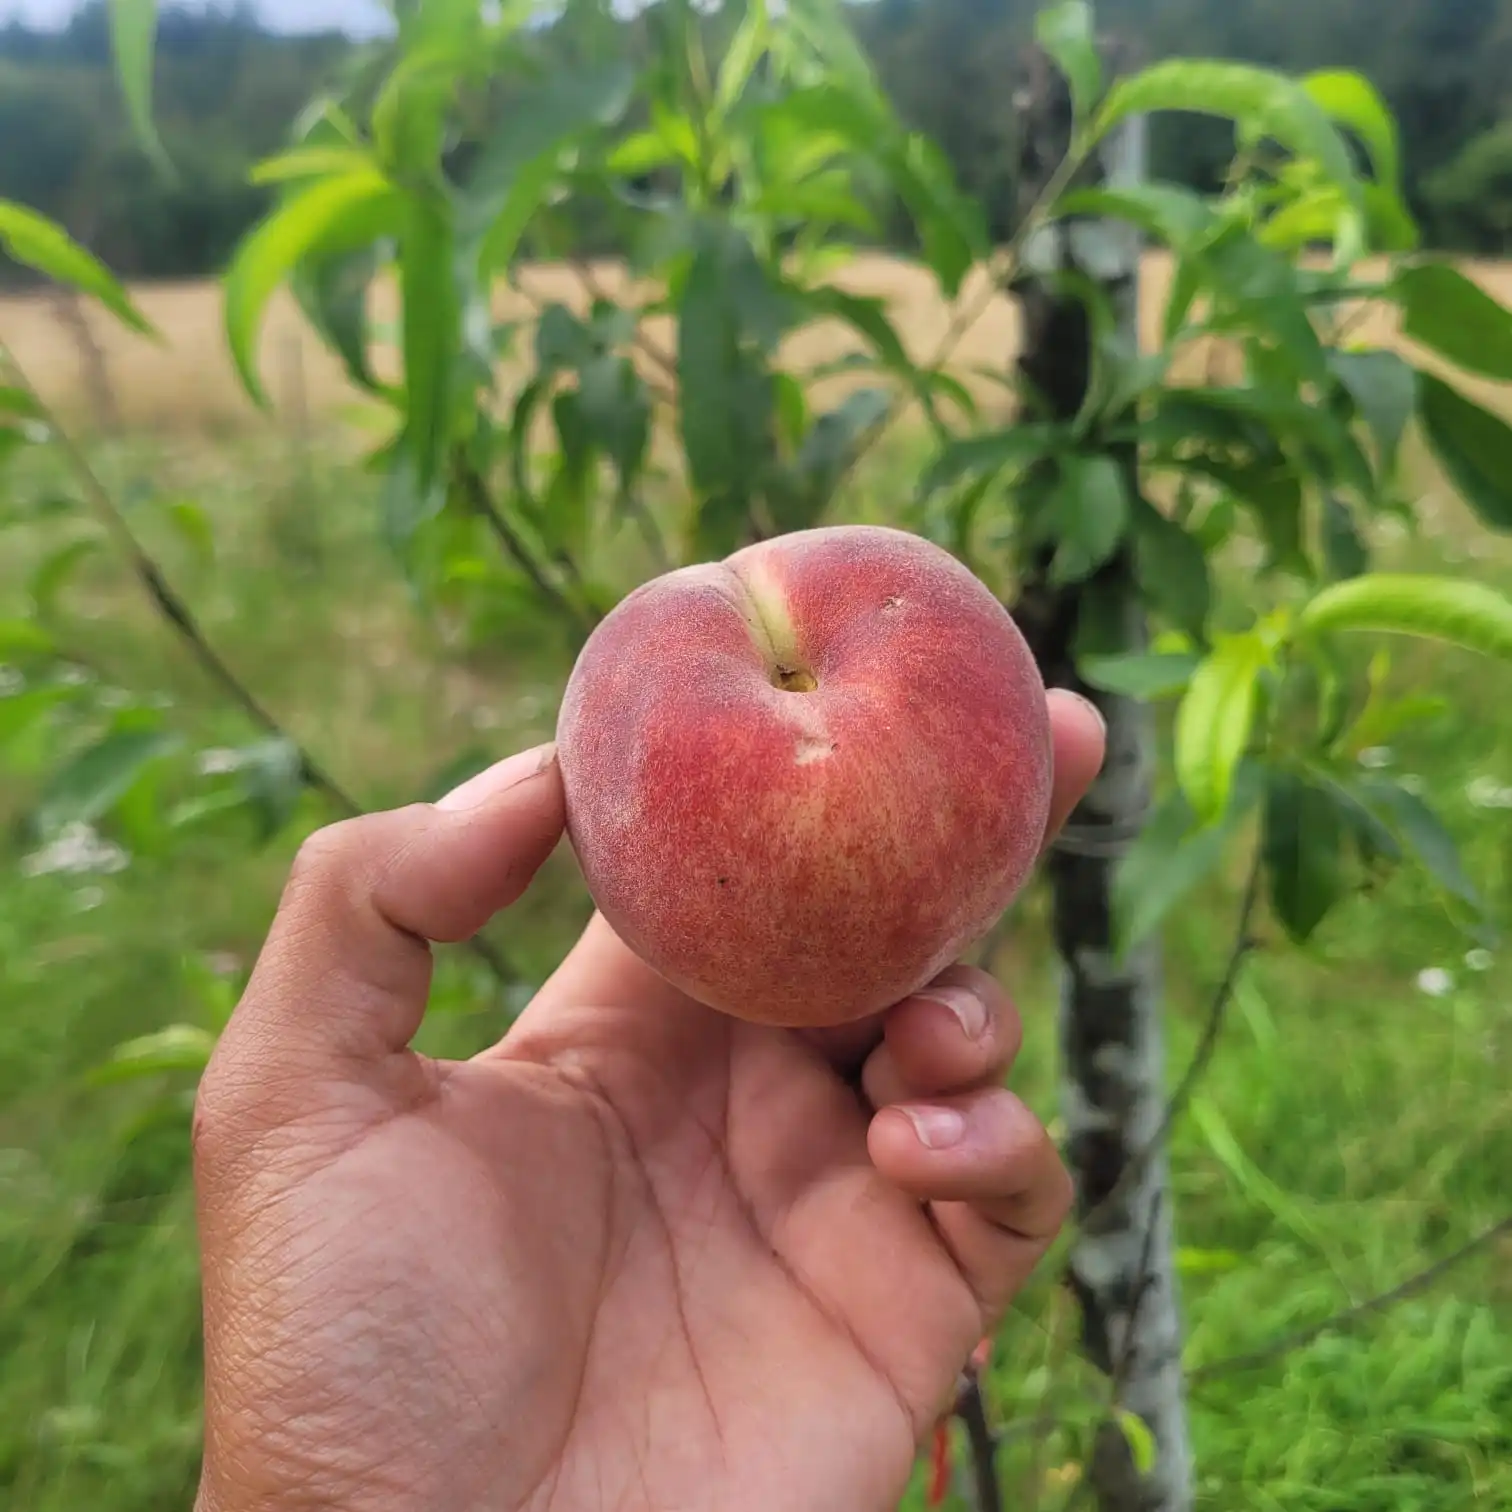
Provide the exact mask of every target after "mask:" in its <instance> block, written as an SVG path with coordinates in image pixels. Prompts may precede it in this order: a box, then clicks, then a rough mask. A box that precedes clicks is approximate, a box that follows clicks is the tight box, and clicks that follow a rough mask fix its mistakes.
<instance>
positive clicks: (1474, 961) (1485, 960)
mask: <svg viewBox="0 0 1512 1512" xmlns="http://www.w3.org/2000/svg"><path fill="white" fill-rule="evenodd" d="M1494 961H1495V958H1494V957H1493V956H1492V954H1491V952H1490V951H1489V950H1481V949H1480V948H1478V947H1477V948H1476V949H1475V950H1467V951H1466V952H1465V965H1466V966H1468V967H1469V968H1470V970H1471V971H1490V969H1491V967H1492V965H1493V964H1494Z"/></svg>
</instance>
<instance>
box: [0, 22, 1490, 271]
mask: <svg viewBox="0 0 1512 1512" xmlns="http://www.w3.org/2000/svg"><path fill="white" fill-rule="evenodd" d="M1034 9H1035V7H1034V3H1033V0H853V5H852V12H851V13H852V17H853V21H854V25H855V28H856V31H857V34H858V36H859V38H860V40H861V42H862V45H863V47H864V48H865V49H866V51H867V52H868V53H869V54H870V56H871V58H872V59H873V62H874V64H875V66H876V68H877V71H878V73H879V75H880V77H881V79H882V80H883V82H884V84H885V86H886V88H887V89H888V90H889V92H890V93H891V94H892V96H893V98H894V100H895V101H896V102H897V105H898V108H899V110H900V111H901V113H902V114H903V116H904V117H905V118H906V119H907V120H908V121H909V122H910V123H911V124H912V125H914V126H916V127H918V128H919V129H920V130H922V131H925V132H927V133H928V134H929V135H930V136H931V137H932V138H933V139H934V140H935V141H936V142H938V143H939V144H940V145H941V147H942V148H943V149H944V150H945V152H946V153H947V155H948V156H949V157H950V159H951V160H952V162H953V163H954V165H955V169H956V171H957V173H958V174H959V176H960V178H961V180H962V182H963V184H964V185H965V187H966V188H967V189H968V190H969V191H970V192H971V193H972V194H974V195H975V196H976V197H977V198H978V199H979V200H980V201H981V203H982V204H983V206H984V207H985V208H986V210H987V213H988V216H989V218H990V220H991V222H992V224H993V225H994V227H995V228H997V229H998V230H999V231H1000V232H1002V231H1006V230H1007V229H1008V228H1009V227H1010V226H1011V225H1012V222H1013V217H1014V185H1013V168H1012V165H1013V162H1014V151H1013V132H1014V120H1013V116H1014V107H1013V95H1014V90H1015V86H1016V85H1017V84H1018V82H1019V81H1020V79H1021V77H1022V71H1021V70H1022V60H1023V56H1024V45H1025V42H1026V40H1027V38H1028V36H1029V33H1030V30H1031V27H1032V24H1033V15H1034ZM736 13H738V8H737V7H736V6H735V5H734V3H733V0H732V4H731V6H730V7H729V8H728V9H727V11H726V13H725V14H724V15H720V14H717V13H716V14H714V15H711V16H710V17H709V18H708V22H707V24H708V25H709V26H710V28H711V29H712V30H713V31H715V32H716V33H718V32H721V31H726V30H727V29H728V27H729V26H730V25H731V24H732V16H733V15H734V14H736ZM567 14H568V21H567V22H565V23H562V24H561V25H559V26H557V27H555V28H553V31H552V33H545V34H543V35H542V37H541V39H540V45H541V46H543V47H545V48H547V49H550V48H552V47H561V48H566V49H570V48H573V47H575V46H578V45H581V38H577V39H575V38H574V37H572V36H571V35H568V34H567V32H568V27H569V26H570V25H571V24H572V18H573V17H574V15H576V14H578V10H577V9H576V8H573V7H569V9H568V13H567ZM1099 16H1100V19H1101V23H1102V26H1103V28H1104V29H1105V30H1106V31H1107V32H1108V33H1109V34H1110V35H1112V36H1115V37H1117V38H1118V39H1120V41H1121V42H1123V43H1124V44H1125V45H1126V46H1127V47H1129V48H1130V49H1131V50H1132V55H1133V58H1134V59H1136V60H1141V61H1148V60H1151V59H1153V58H1158V57H1161V56H1166V55H1171V54H1178V53H1179V54H1185V55H1193V54H1205V55H1210V56H1220V57H1233V58H1241V59H1249V60H1253V61H1256V62H1263V63H1268V64H1273V65H1277V66H1280V67H1284V68H1288V69H1311V68H1328V67H1351V68H1357V69H1360V70H1361V71H1363V72H1364V73H1365V74H1367V75H1368V76H1369V77H1370V79H1371V80H1372V81H1373V82H1374V83H1375V84H1376V86H1377V87H1378V88H1379V89H1380V90H1381V91H1382V93H1383V94H1384V95H1385V96H1386V97H1387V99H1388V101H1389V103H1390V104H1391V106H1392V107H1393V109H1394V110H1395V112H1396V113H1397V116H1398V119H1399V121H1400V123H1401V131H1402V155H1403V162H1404V166H1405V170H1406V175H1407V182H1408V189H1409V195H1410V198H1411V199H1412V201H1413V208H1414V210H1415V211H1416V212H1417V214H1418V215H1419V217H1420V219H1421V220H1422V223H1423V224H1424V226H1425V228H1426V232H1427V235H1428V237H1429V239H1430V240H1431V241H1432V242H1433V243H1434V244H1436V245H1439V246H1444V247H1451V248H1457V249H1462V250H1466V251H1474V252H1485V253H1500V252H1505V251H1507V250H1509V248H1512V0H1390V3H1389V4H1386V3H1382V0H1244V3H1243V4H1236V3H1234V0H1101V3H1100V5H1099ZM654 24H655V6H654V5H653V6H652V7H651V8H650V10H649V11H642V12H641V13H640V14H639V15H637V16H636V17H634V18H633V19H626V20H621V21H614V20H606V18H605V16H604V13H603V11H600V12H599V13H598V16H597V20H596V25H597V26H598V27H599V28H600V29H602V27H604V26H609V27H612V28H616V29H617V30H618V32H619V33H620V35H619V36H618V37H617V38H615V39H613V40H611V42H610V43H609V44H608V45H610V46H623V47H624V48H626V49H634V48H635V47H636V45H637V42H638V38H639V35H641V28H644V27H646V26H649V25H654ZM554 34H559V35H554ZM597 45H599V46H603V45H605V44H604V38H603V36H602V34H600V35H599V37H598V38H597ZM360 59H361V52H360V49H359V47H358V46H357V45H356V44H354V43H353V42H351V41H350V40H349V39H347V38H346V37H344V36H342V35H340V34H338V33H325V34H321V35H314V36H300V37H289V36H284V35H280V34H278V33H274V32H270V31H267V30H266V29H264V28H263V27H262V26H261V25H260V23H259V21H258V19H257V17H256V15H255V13H254V12H253V10H252V8H251V6H250V5H249V4H247V3H246V0H237V3H231V4H223V5H219V6H210V7H207V8H203V9H200V8H196V9H194V10H181V9H174V8H172V7H170V8H168V9H167V10H165V12H164V14H163V17H162V20H161V24H160V30H159V40H158V69H157V81H156V91H157V101H156V111H157V116H158V119H159V123H160V131H161V135H162V137H163V140H164V143H165V145H166V147H167V150H168V154H169V156H170V158H171V159H172V161H173V164H174V166H175V169H176V174H175V176H174V177H173V178H172V179H171V180H170V179H165V178H163V177H162V176H161V175H159V174H158V173H157V172H155V170H154V169H153V167H152V165H151V164H150V163H149V161H148V160H147V158H146V157H145V156H144V155H143V153H142V152H141V150H140V149H139V148H138V147H137V146H136V144H135V142H134V141H133V139H132V136H131V133H130V131H129V130H128V128H127V124H126V118H125V114H124V110H123V107H122V103H121V100H120V96H119V92H118V90H117V87H116V84H115V81H114V77H113V75H112V73H111V66H110V37H109V27H108V19H107V9H106V0H89V3H88V4H86V5H85V6H84V7H83V8H82V9H81V10H79V11H78V12H77V14H76V15H75V16H74V18H73V20H72V21H71V22H70V23H69V24H68V25H67V26H66V27H65V28H64V29H63V30H61V31H42V30H37V29H33V28H29V27H27V26H25V25H23V24H21V23H20V22H11V23H10V24H9V25H8V26H6V27H4V28H0V197H7V198H11V199H18V200H20V201H22V202H24V203H26V204H30V205H33V206H35V207H36V208H38V209H39V210H42V211H44V212H46V213H47V214H49V215H52V216H54V217H55V218H57V219H58V220H60V221H61V222H62V223H63V224H64V225H66V226H67V227H68V228H69V230H70V231H71V232H72V233H73V234H74V235H75V236H76V237H78V238H79V239H80V240H81V241H83V242H85V243H86V244H87V245H89V246H90V247H92V248H93V249H94V250H95V251H96V252H97V253H99V255H101V256H102V257H104V258H105V259H106V260H107V261H108V262H109V263H110V264H111V265H112V266H113V267H115V268H117V269H118V270H120V271H121V272H122V273H124V274H126V275H128V276H130V277H133V278H178V277H193V276H198V275H202V274H206V273H211V272H214V271H216V270H217V269H218V268H219V267H220V266H221V265H222V264H223V262H224V260H225V258H226V256H227V254H228V252H229V250H230V249H231V247H232V246H233V245H234V244H235V242H236V240H237V239H238V237H239V236H240V235H241V234H242V233H243V231H244V230H245V229H246V227H247V226H248V225H249V224H250V223H251V222H252V221H253V220H254V219H255V218H256V217H257V216H258V215H259V214H260V213H261V211H262V210H263V208H264V206H265V204H266V203H267V200H266V196H267V193H268V191H266V190H265V189H262V188H259V187H257V186H254V185H252V184H250V183H249V182H248V177H247V175H248V169H249V168H250V167H251V165H252V164H253V163H254V162H255V161H256V160H257V159H258V158H260V157H262V156H264V155H266V154H268V153H269V152H271V151H273V150H275V149H277V148H278V147H279V146H280V145H281V144H282V143H283V142H284V141H286V140H287V136H288V132H289V128H290V123H291V122H292V121H293V120H294V119H295V117H296V115H297V114H298V112H299V111H300V109H301V108H302V107H303V106H304V105H305V104H306V102H307V101H308V100H309V99H310V97H311V96H312V95H313V94H314V93H315V92H316V91H317V89H319V88H320V87H321V86H322V84H324V83H327V82H330V81H332V80H334V79H335V78H336V77H337V76H338V74H339V73H340V72H341V71H342V70H345V69H349V68H352V67H355V66H358V65H359V63H360ZM490 105H491V108H493V109H496V110H498V111H500V112H503V111H507V110H508V108H509V89H508V86H507V85H506V86H504V87H503V88H502V89H501V90H500V91H499V92H498V95H497V98H495V99H494V100H492V101H491V102H490ZM1164 126H1165V129H1164V130H1162V131H1161V132H1160V134H1159V135H1158V136H1157V138H1156V140H1155V142H1154V144H1153V150H1154V154H1155V157H1156V159H1157V167H1158V169H1159V171H1160V172H1161V173H1162V174H1164V175H1166V176H1168V177H1175V178H1178V179H1181V180H1183V181H1186V182H1189V183H1194V184H1206V183H1208V182H1209V181H1210V180H1211V177H1212V175H1213V174H1214V173H1215V172H1216V171H1217V169H1218V167H1219V165H1220V164H1222V163H1223V162H1225V161H1227V141H1226V137H1225V129H1226V128H1224V127H1222V126H1220V125H1218V124H1217V123H1213V122H1208V121H1202V120H1194V121H1177V122H1169V121H1168V122H1166V123H1164ZM899 224H901V217H900V218H899ZM575 231H576V232H577V234H578V235H579V236H580V237H581V236H582V235H584V234H586V235H587V237H588V239H589V242H590V244H591V245H593V246H596V247H598V248H600V249H602V250H606V251H607V250H611V249H614V248H615V247H616V233H615V228H614V227H613V226H612V225H608V224H605V225H601V226H578V227H576V228H575ZM890 234H891V233H890V232H889V231H887V230H884V239H885V238H886V237H887V236H888V235H890ZM11 275H12V276H13V277H14V276H18V275H16V274H15V272H14V270H11ZM6 276H7V269H6V266H5V265H4V263H3V261H0V278H5V277H6Z"/></svg>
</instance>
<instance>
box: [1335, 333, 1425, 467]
mask: <svg viewBox="0 0 1512 1512" xmlns="http://www.w3.org/2000/svg"><path fill="white" fill-rule="evenodd" d="M1328 366H1329V368H1330V369H1331V370H1332V372H1333V374H1334V376H1335V377H1336V378H1337V379H1338V380H1339V382H1340V383H1342V384H1343V385H1344V388H1345V391H1346V392H1347V393H1348V394H1349V397H1350V398H1351V399H1352V400H1353V401H1354V406H1355V409H1356V410H1357V411H1358V412H1359V415H1360V418H1361V419H1362V420H1363V421H1364V422H1365V424H1366V425H1368V426H1369V427H1370V430H1371V433H1372V434H1373V435H1374V437H1375V443H1376V452H1377V455H1378V456H1379V457H1380V461H1381V470H1382V471H1383V472H1388V473H1389V472H1390V471H1391V470H1392V468H1393V467H1395V465H1396V459H1397V453H1398V452H1399V451H1400V449H1401V444H1402V435H1403V432H1404V431H1405V430H1406V429H1407V422H1408V421H1409V420H1410V419H1411V418H1412V412H1413V410H1414V409H1416V407H1417V400H1418V375H1417V372H1416V370H1415V369H1414V368H1413V367H1412V366H1411V365H1410V364H1408V363H1406V362H1404V361H1403V360H1402V358H1401V357H1400V356H1398V355H1397V353H1395V352H1389V351H1385V350H1376V351H1365V352H1341V351H1331V352H1329V354H1328Z"/></svg>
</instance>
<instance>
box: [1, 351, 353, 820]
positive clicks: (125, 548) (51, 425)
mask: <svg viewBox="0 0 1512 1512" xmlns="http://www.w3.org/2000/svg"><path fill="white" fill-rule="evenodd" d="M0 354H3V355H4V357H5V361H6V364H7V366H8V367H9V368H10V370H11V372H12V373H13V374H14V375H15V378H16V382H17V383H18V384H19V385H20V387H21V388H22V389H23V390H24V391H25V393H26V394H27V396H28V397H29V398H30V400H31V401H32V403H33V404H34V405H35V406H36V408H37V412H38V414H39V415H40V416H41V417H42V419H43V422H44V423H45V424H46V425H47V427H48V432H49V435H50V437H51V440H52V443H53V445H54V446H55V447H56V448H57V450H58V452H59V454H60V455H61V456H62V457H63V459H64V461H65V462H67V464H68V466H69V469H70V471H71V472H72V473H73V475H74V477H75V478H76V479H77V481H78V484H79V487H80V489H81V490H82V491H83V494H84V498H85V500H86V502H87V503H88V504H89V506H90V508H91V509H92V510H93V511H94V514H95V517H96V518H97V519H98V520H99V522H100V524H101V525H102V526H103V527H104V529H105V531H106V534H107V535H109V536H110V538H111V539H112V540H113V541H114V542H115V544H116V546H117V547H118V549H119V550H120V552H121V554H122V555H123V556H124V557H125V558H126V561H127V563H128V565H129V566H130V568H131V570H132V573H133V575H134V576H135V577H136V580H137V582H138V584H139V585H140V586H141V588H142V589H143V591H144V592H145V593H146V594H147V596H148V598H150V599H151V601H152V603H153V606H154V607H155V608H156V609H157V611H158V612H159V613H160V614H161V615H162V616H163V618H164V619H166V620H167V621H168V623H169V624H170V625H172V626H173V628H174V629H175V630H176V631H177V632H178V635H179V638H180V640H182V641H183V643H184V644H185V645H186V646H187V647H188V648H189V650H190V652H191V653H192V654H193V656H194V659H195V660H196V661H197V662H198V663H199V665H200V667H201V668H202V669H203V670H204V671H205V672H206V673H208V674H209V676H210V679H211V681H212V682H214V683H215V684H216V686H217V687H218V688H219V689H220V690H221V692H222V693H224V694H225V695H226V696H227V697H228V698H230V699H231V701H232V702H233V703H234V704H236V705H237V707H238V708H240V709H241V710H242V712H243V713H245V714H246V715H247V717H248V718H249V719H251V721H252V722H253V724H255V725H256V726H257V727H258V728H259V729H260V730H262V731H263V733H264V734H266V735H269V736H271V737H273V738H274V739H277V740H281V741H284V742H285V743H287V744H288V745H289V746H290V747H291V748H292V749H293V750H294V751H295V752H296V754H297V756H298V759H299V770H300V777H301V779H302V780H303V781H304V783H305V784H306V785H307V786H308V787H312V788H314V789H315V790H316V791H317V792H319V793H322V794H323V795H324V796H325V797H326V798H328V799H329V800H330V801H331V802H332V803H333V804H335V805H336V807H337V808H339V809H341V810H343V811H344V812H346V813H347V814H357V813H361V811H362V810H361V808H360V807H359V805H358V803H357V801H356V799H354V798H353V797H352V796H351V795H350V794H349V793H348V792H346V791H345V789H343V788H342V787H341V785H340V784H339V783H338V782H337V781H336V780H335V779H334V778H333V777H332V776H331V775H330V774H329V773H328V772H327V771H326V770H325V769H324V768H323V767H322V766H320V764H319V763H318V762H316V760H315V759H314V757H312V756H311V755H310V754H309V752H308V751H306V750H305V749H304V748H303V746H301V745H300V744H299V743H298V742H297V741H295V740H294V739H293V737H292V736H290V735H289V734H288V732H287V731H286V730H285V729H284V728H283V726H282V725H280V724H279V722H278V721H277V720H276V719H275V718H274V717H273V715H272V714H271V713H270V712H269V711H268V710H267V709H266V708H265V707H264V706H263V704H262V703H261V701H260V700H259V699H258V698H257V696H256V694H254V693H253V692H252V690H251V689H250V688H249V687H247V685H246V684H245V683H243V682H242V681H241V679H240V678H239V677H237V676H236V674H235V673H234V672H233V671H232V670H231V669H230V667H229V666H227V665H226V663H225V661H224V660H223V659H222V657H221V656H220V653H219V652H217V651H216V649H215V648H214V646H212V645H211V644H210V642H209V640H208V639H207V638H206V636H205V633H204V631H203V630H202V629H201V627H200V624H199V621H198V620H197V619H196V618H195V616H194V614H193V611H192V610H190V608H189V606H188V605H187V604H186V603H185V602H184V600H183V599H182V598H181V597H179V595H178V593H177V592H175V590H174V589H173V587H172V585H171V584H170V583H169V582H168V580H167V579H166V578H165V577H164V576H163V572H162V569H161V568H160V567H159V566H158V565H157V563H156V562H155V561H153V559H152V558H151V557H150V556H149V555H148V554H147V552H146V550H145V549H144V547H143V546H142V544H141V542H139V541H138V540H137V538H136V535H135V534H134V533H133V531H132V529H131V526H130V525H129V524H128V523H127V521H126V517H125V515H123V514H122V513H121V511H120V508H119V507H118V506H117V504H116V502H115V500H114V499H113V498H112V497H111V495H110V491H109V490H108V489H107V488H106V487H105V485H104V483H103V482H101V480H100V477H99V474H98V473H96V472H95V470H94V468H93V467H92V466H91V465H90V462H89V459H88V458H87V457H86V456H85V455H84V452H83V450H82V449H81V448H80V446H79V444H78V443H77V442H76V441H75V440H74V438H73V437H72V435H70V434H69V432H68V430H67V428H66V427H65V426H64V425H62V423H61V422H60V421H59V420H58V417H57V415H56V414H55V413H54V412H53V410H52V409H51V407H50V406H49V405H48V404H47V402H46V401H45V400H44V399H43V398H42V395H41V394H40V393H39V392H38V391H37V389H36V387H35V385H33V383H32V381H31V379H30V378H28V377H27V375H26V372H25V370H24V369H23V368H22V367H21V364H20V363H19V362H18V361H17V360H16V357H15V354H14V353H13V352H11V350H10V349H9V348H8V347H5V346H3V345H0Z"/></svg>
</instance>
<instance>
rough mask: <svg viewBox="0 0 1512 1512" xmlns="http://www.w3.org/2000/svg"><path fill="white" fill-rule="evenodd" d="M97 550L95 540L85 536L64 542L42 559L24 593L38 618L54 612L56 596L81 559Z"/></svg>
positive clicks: (56, 602) (96, 540) (92, 537)
mask: <svg viewBox="0 0 1512 1512" xmlns="http://www.w3.org/2000/svg"><path fill="white" fill-rule="evenodd" d="M100 546H101V543H100V541H99V540H98V539H97V538H96V537H94V536H85V537H83V538H82V539H80V540H76V541H66V542H65V543H64V544H63V545H61V546H59V547H58V548H57V549H56V550H54V551H50V552H48V554H47V555H46V556H45V557H43V558H42V560H41V561H40V562H39V563H38V564H37V567H36V570H35V571H34V572H33V573H32V575H31V581H30V582H29V583H28V584H27V593H28V595H29V596H30V598H31V601H32V604H33V606H34V607H35V608H36V611H37V613H38V614H40V615H44V616H50V615H52V614H53V613H54V612H56V610H57V607H58V595H59V594H60V593H62V591H63V589H64V587H65V586H66V584H67V582H68V580H69V578H71V577H72V576H73V574H74V572H75V571H76V570H77V568H78V566H79V564H80V563H81V562H82V561H83V560H84V558H85V557H87V556H92V555H93V554H94V553H95V552H97V551H99V550H100Z"/></svg>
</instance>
